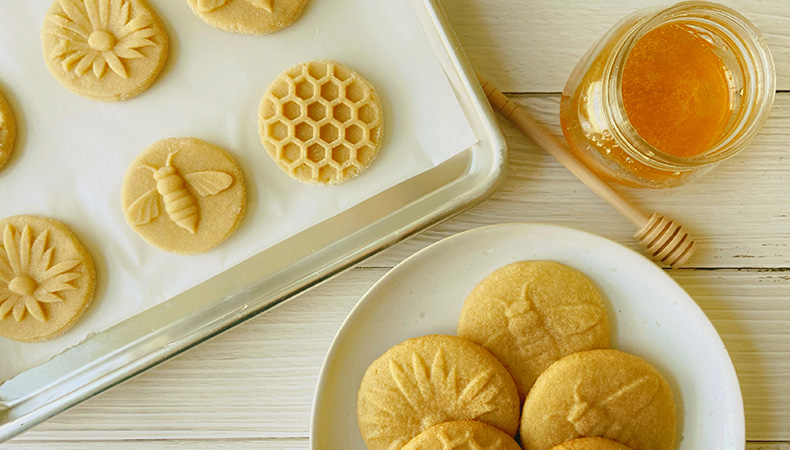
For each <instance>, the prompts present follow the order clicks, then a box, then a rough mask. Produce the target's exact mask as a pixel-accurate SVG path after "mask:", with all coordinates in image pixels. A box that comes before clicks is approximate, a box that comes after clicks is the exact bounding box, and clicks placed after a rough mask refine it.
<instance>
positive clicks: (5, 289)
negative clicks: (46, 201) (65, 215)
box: [0, 216, 96, 342]
mask: <svg viewBox="0 0 790 450" xmlns="http://www.w3.org/2000/svg"><path fill="white" fill-rule="evenodd" d="M0 233H2V241H1V242H0V336H4V337H6V338H9V339H13V340H16V341H22V342H38V341H44V340H48V339H52V338H54V337H56V336H58V335H60V334H61V333H63V332H64V331H66V330H67V329H69V328H71V327H72V326H73V325H74V324H75V323H76V322H77V320H78V319H79V318H80V317H81V316H82V314H83V312H84V311H85V310H86V309H87V308H88V306H89V305H90V304H91V301H92V300H93V294H94V291H95V289H96V270H95V268H94V265H93V259H92V258H91V256H90V254H88V252H87V251H86V250H85V248H84V247H83V246H82V244H81V243H80V241H79V240H78V239H77V238H76V237H75V236H74V234H72V233H71V231H69V229H68V228H67V227H66V226H65V225H63V224H62V223H60V222H58V221H56V220H52V219H46V218H43V217H36V216H15V217H9V218H7V219H3V220H0Z"/></svg>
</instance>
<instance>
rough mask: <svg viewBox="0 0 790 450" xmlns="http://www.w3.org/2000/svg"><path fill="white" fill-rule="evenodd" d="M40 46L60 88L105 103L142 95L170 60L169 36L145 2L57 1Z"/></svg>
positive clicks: (49, 14)
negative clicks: (168, 57)
mask: <svg viewBox="0 0 790 450" xmlns="http://www.w3.org/2000/svg"><path fill="white" fill-rule="evenodd" d="M41 40H42V48H43V50H44V60H45V61H46V63H47V66H48V67H49V70H50V72H52V75H54V76H55V78H56V79H57V80H58V81H59V82H60V84H62V85H63V86H65V87H66V88H67V89H69V90H70V91H72V92H75V93H77V94H79V95H82V96H84V97H87V98H91V99H94V100H102V101H120V100H127V99H130V98H132V97H135V96H137V95H139V94H141V93H143V92H144V91H145V90H146V89H148V88H149V87H150V86H151V85H152V84H153V83H154V81H155V80H156V78H157V77H158V76H159V73H160V72H161V71H162V68H164V66H165V61H167V55H168V38H167V31H166V30H165V27H164V25H163V24H162V21H161V20H160V19H159V16H158V15H157V14H156V12H155V11H154V10H153V9H152V8H151V7H150V6H149V5H148V3H146V2H145V0H55V1H54V3H52V6H51V7H50V9H49V11H48V12H47V15H46V17H45V18H44V25H43V27H42V29H41Z"/></svg>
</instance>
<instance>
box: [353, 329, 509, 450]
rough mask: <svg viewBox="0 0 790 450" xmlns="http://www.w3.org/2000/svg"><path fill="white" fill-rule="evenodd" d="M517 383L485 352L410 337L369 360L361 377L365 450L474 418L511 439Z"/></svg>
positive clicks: (380, 449) (459, 341)
mask: <svg viewBox="0 0 790 450" xmlns="http://www.w3.org/2000/svg"><path fill="white" fill-rule="evenodd" d="M518 416H519V398H518V390H517V389H516V383H515V382H514V381H513V377H511V376H510V374H509V373H508V372H507V370H506V369H505V368H504V366H502V364H501V363H500V362H499V361H498V360H497V359H496V358H495V357H494V355H492V354H491V353H489V352H488V351H487V350H486V349H484V348H483V347H481V346H479V345H477V344H475V343H474V342H472V341H469V340H467V339H464V338H460V337H456V336H443V335H431V336H422V337H418V338H413V339H409V340H407V341H404V342H401V343H400V344H398V345H396V346H394V347H392V348H390V349H389V350H387V351H386V352H385V353H384V354H383V355H381V356H380V357H379V358H378V359H376V360H375V361H373V363H371V365H370V366H369V367H368V369H367V371H365V375H364V376H363V377H362V383H360V386H359V393H358V396H357V420H358V423H359V430H360V433H361V434H362V438H363V439H364V440H365V444H366V445H367V447H368V449H369V450H392V449H400V448H403V446H405V445H406V444H407V443H408V442H409V441H410V440H412V439H413V438H414V437H415V436H417V435H418V434H420V433H422V432H423V431H425V430H427V429H428V428H431V427H432V426H434V425H437V424H440V423H443V422H451V421H456V420H477V421H480V422H484V423H486V424H488V425H491V426H493V427H496V428H499V429H500V430H502V431H504V432H505V433H506V434H508V435H510V436H513V435H515V434H516V430H517V428H518V421H519V419H518Z"/></svg>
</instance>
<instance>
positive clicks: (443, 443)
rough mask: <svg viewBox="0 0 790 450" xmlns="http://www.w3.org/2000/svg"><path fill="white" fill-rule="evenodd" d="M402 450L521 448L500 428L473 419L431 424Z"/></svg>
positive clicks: (496, 449) (502, 449)
mask: <svg viewBox="0 0 790 450" xmlns="http://www.w3.org/2000/svg"><path fill="white" fill-rule="evenodd" d="M403 450H521V447H519V446H518V444H516V441H514V440H513V438H512V437H511V436H508V435H507V434H505V433H504V432H502V430H499V429H498V428H494V427H492V426H490V425H486V424H484V423H483V422H477V421H474V420H462V421H457V422H445V423H441V424H439V425H435V426H432V427H431V428H428V429H427V430H425V431H423V432H422V433H420V434H418V435H417V437H415V438H414V439H412V440H411V441H409V443H408V444H406V446H405V447H403Z"/></svg>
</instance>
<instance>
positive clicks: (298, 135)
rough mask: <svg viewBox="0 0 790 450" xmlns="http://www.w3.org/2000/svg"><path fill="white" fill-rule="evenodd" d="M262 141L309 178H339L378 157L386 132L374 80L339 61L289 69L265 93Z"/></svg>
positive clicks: (291, 171)
mask: <svg viewBox="0 0 790 450" xmlns="http://www.w3.org/2000/svg"><path fill="white" fill-rule="evenodd" d="M258 124H259V130H260V134H261V141H262V142H263V146H264V147H265V148H266V151H267V152H268V153H269V156H271V157H272V159H273V160H274V162H275V163H276V164H277V166H278V167H279V168H280V169H282V170H283V172H285V173H287V174H288V175H290V176H291V177H293V178H295V179H296V180H298V181H301V182H303V183H307V184H324V185H327V184H339V183H343V182H345V181H348V180H349V179H351V178H353V177H355V176H357V175H359V174H360V173H361V172H362V171H363V170H365V169H366V168H367V167H368V166H369V165H370V163H371V162H372V161H373V160H374V159H375V158H376V155H377V154H378V151H379V148H380V147H381V142H382V138H383V129H384V127H383V115H382V108H381V102H380V100H379V96H378V94H377V93H376V91H375V89H373V86H371V84H370V83H368V81H367V80H365V79H364V78H362V77H361V76H360V75H359V74H358V73H356V72H354V71H353V70H351V69H349V68H348V67H346V66H344V65H342V64H340V63H337V62H335V61H311V62H307V63H302V64H299V65H296V66H294V67H291V68H290V69H288V70H286V71H285V72H283V73H282V74H280V76H279V77H277V79H276V80H274V82H273V83H272V84H271V86H269V89H268V90H267V91H266V93H265V94H264V95H263V100H262V101H261V107H260V112H259V122H258Z"/></svg>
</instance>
